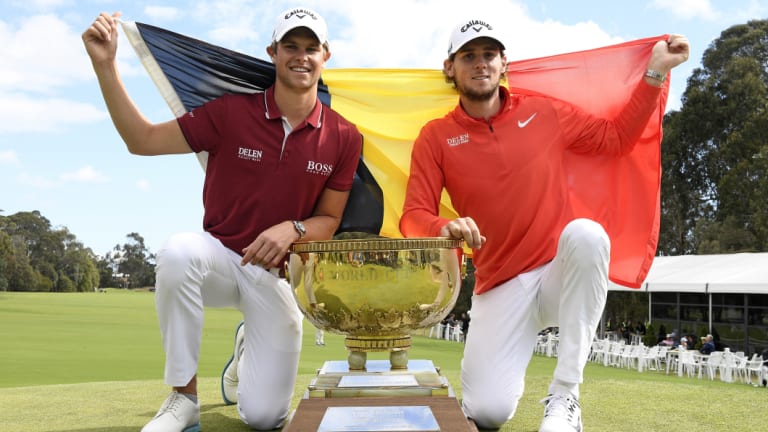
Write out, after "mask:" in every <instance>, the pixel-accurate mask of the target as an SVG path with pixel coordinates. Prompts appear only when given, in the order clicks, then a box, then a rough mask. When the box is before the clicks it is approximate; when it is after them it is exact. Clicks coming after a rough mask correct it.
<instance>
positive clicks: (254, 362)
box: [83, 8, 362, 432]
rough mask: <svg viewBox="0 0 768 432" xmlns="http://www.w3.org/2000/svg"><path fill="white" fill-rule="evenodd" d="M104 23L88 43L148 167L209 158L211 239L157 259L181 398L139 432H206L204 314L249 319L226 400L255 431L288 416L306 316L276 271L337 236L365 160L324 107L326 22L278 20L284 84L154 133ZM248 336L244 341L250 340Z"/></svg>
mask: <svg viewBox="0 0 768 432" xmlns="http://www.w3.org/2000/svg"><path fill="white" fill-rule="evenodd" d="M119 16H120V15H119V14H114V15H109V14H107V13H102V14H100V15H99V16H98V17H97V18H96V20H95V21H94V23H93V24H92V25H91V26H90V27H89V28H88V29H87V30H86V31H85V32H84V33H83V42H84V44H85V46H86V50H87V52H88V55H89V56H90V58H91V62H92V64H93V68H94V71H95V72H96V76H97V77H98V80H99V84H100V86H101V91H102V94H103V97H104V101H105V102H106V105H107V108H108V109H109V113H110V115H111V117H112V121H113V123H114V124H115V127H116V129H117V131H118V132H119V133H120V135H121V137H122V138H123V140H124V141H125V143H126V146H127V147H128V150H129V151H130V152H131V153H133V154H139V155H165V154H184V153H192V152H195V153H197V152H207V153H208V161H207V166H206V174H205V184H204V189H203V204H204V206H205V214H204V217H203V232H198V233H181V234H176V235H174V236H172V237H171V238H170V239H169V240H168V241H167V242H166V243H165V245H164V246H163V247H162V249H161V250H160V251H159V252H158V254H157V285H156V305H157V313H158V318H159V321H160V330H161V333H162V339H163V347H164V349H165V353H166V361H165V381H166V383H167V384H168V385H170V386H171V387H172V388H173V390H172V392H171V394H170V395H169V396H168V398H167V399H166V400H165V402H164V403H163V404H162V406H161V408H160V410H159V411H158V412H157V415H156V416H155V417H154V418H153V419H152V420H151V421H150V422H149V423H147V425H146V426H144V428H143V429H142V431H143V432H160V431H162V432H182V431H184V432H194V431H199V429H200V404H199V402H198V400H197V364H198V357H199V352H200V340H201V333H202V325H203V310H204V306H210V307H223V306H229V307H236V308H238V309H239V310H240V311H241V312H242V313H243V318H244V323H243V324H241V325H240V326H238V329H237V332H236V336H235V352H234V354H233V356H232V359H231V360H230V361H229V363H227V366H226V367H225V370H224V373H223V374H222V394H223V396H224V400H225V402H227V403H238V411H239V413H240V416H241V418H242V419H243V421H244V422H245V423H246V424H248V425H249V426H250V427H251V428H254V429H260V430H271V429H275V428H278V427H279V426H280V425H281V423H283V421H284V420H285V419H286V417H287V415H288V409H289V405H290V401H291V396H292V394H293V389H294V384H295V380H296V373H297V369H298V362H299V353H300V348H301V333H302V322H301V321H302V315H301V312H300V311H299V309H298V307H297V306H296V304H295V301H294V299H293V296H292V293H291V288H290V286H289V285H288V283H287V282H286V281H285V280H284V279H281V278H280V277H279V272H278V271H277V269H278V268H279V267H280V266H281V264H282V263H283V262H284V260H285V258H286V254H287V252H288V248H289V246H290V245H291V243H293V242H295V241H297V240H300V239H304V240H322V239H329V238H331V237H332V236H333V234H334V232H335V231H336V229H337V227H338V226H339V223H340V221H341V216H342V214H343V210H344V206H345V204H346V202H347V197H348V195H349V191H350V189H351V187H352V181H353V178H354V173H355V168H356V167H357V163H358V160H359V157H360V150H361V145H362V137H361V135H360V133H359V132H358V131H357V128H356V127H355V126H354V125H353V124H351V123H350V122H348V121H347V120H345V119H344V118H342V117H341V116H340V115H339V114H337V113H336V112H334V111H333V110H331V109H330V108H329V107H327V106H324V105H322V104H321V103H320V101H319V100H318V99H317V85H318V81H319V79H320V73H321V71H322V69H323V66H324V65H325V63H326V62H327V61H328V59H329V58H330V55H331V53H330V51H329V48H328V34H327V33H328V32H327V27H326V24H325V21H324V20H323V18H322V17H320V15H318V14H317V13H316V12H314V11H312V10H309V9H306V8H294V9H290V10H287V11H285V12H284V13H282V14H280V15H279V16H278V17H277V20H276V25H275V29H274V32H273V35H272V43H271V45H270V46H268V47H267V54H268V55H269V57H270V59H271V60H272V62H273V63H274V65H275V71H276V82H275V84H274V85H273V86H272V87H270V88H268V89H267V90H266V91H264V92H259V93H256V94H252V95H225V96H222V97H220V98H218V99H216V100H213V101H211V102H209V103H207V104H205V105H203V106H201V107H199V108H196V109H194V110H193V111H191V112H189V113H187V114H185V115H184V116H182V117H180V118H178V119H174V120H171V121H168V122H164V123H158V124H153V123H151V122H149V121H148V120H147V119H146V118H145V117H144V116H143V115H142V114H141V113H140V111H139V110H138V108H137V107H136V106H135V104H134V103H133V101H132V100H131V98H130V97H129V96H128V94H127V91H126V89H125V88H124V86H123V84H122V82H121V80H120V75H119V73H118V70H117V66H116V63H115V54H116V51H117V18H118V17H119ZM246 329H247V331H246Z"/></svg>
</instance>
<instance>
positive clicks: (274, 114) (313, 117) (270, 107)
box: [264, 84, 323, 129]
mask: <svg viewBox="0 0 768 432" xmlns="http://www.w3.org/2000/svg"><path fill="white" fill-rule="evenodd" d="M264 115H265V116H266V117H267V119H269V120H278V119H282V118H283V114H282V113H281V112H280V109H279V108H278V107H277V102H276V101H275V86H274V84H273V85H271V86H269V87H268V88H267V89H266V90H265V91H264ZM322 118H323V104H322V103H321V102H320V99H315V107H314V108H312V111H311V112H310V113H309V115H308V116H307V118H306V119H305V122H306V123H308V124H309V125H311V126H312V127H314V128H316V129H317V128H319V127H320V126H321V125H322Z"/></svg>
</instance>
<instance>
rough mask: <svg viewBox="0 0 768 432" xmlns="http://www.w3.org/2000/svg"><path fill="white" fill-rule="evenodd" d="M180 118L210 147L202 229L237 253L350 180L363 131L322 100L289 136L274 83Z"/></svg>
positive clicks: (200, 146)
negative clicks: (286, 134)
mask: <svg viewBox="0 0 768 432" xmlns="http://www.w3.org/2000/svg"><path fill="white" fill-rule="evenodd" d="M178 122H179V125H180V126H181V130H182V131H183V133H184V136H185V137H186V139H187V142H188V143H189V145H190V147H191V148H192V150H194V151H195V152H202V151H205V152H208V164H207V167H206V171H205V184H204V186H203V205H204V208H205V212H204V215H203V229H204V230H205V231H208V232H210V233H211V234H212V235H213V236H214V237H216V238H218V239H219V240H221V242H222V243H223V244H224V245H225V246H227V247H228V248H230V249H232V250H233V251H235V252H237V253H238V254H240V255H242V249H243V248H245V247H246V246H248V245H249V244H250V243H251V242H252V241H253V240H254V239H255V238H256V236H258V235H259V234H260V233H261V232H262V231H264V230H265V229H267V228H269V227H271V226H273V225H275V224H278V223H280V222H283V221H286V220H303V219H306V218H308V217H310V216H311V215H312V211H313V210H314V208H315V205H316V204H317V200H318V198H319V197H320V194H321V193H322V191H323V189H325V188H330V189H334V190H339V191H346V190H350V189H351V188H352V180H353V178H354V173H355V169H356V168H357V164H358V160H359V158H360V150H361V145H362V137H361V135H360V133H359V132H358V131H357V128H356V127H355V125H353V124H352V123H350V122H349V121H347V120H346V119H344V118H343V117H342V116H341V115H339V114H338V113H336V112H335V111H333V110H332V109H331V108H329V107H327V106H324V105H323V104H322V103H320V102H319V101H318V102H317V103H316V104H315V108H314V110H313V111H312V113H311V114H310V115H309V116H308V117H307V119H306V120H305V121H304V122H303V123H301V124H300V125H298V126H297V127H295V128H294V129H293V131H291V133H290V134H289V135H288V136H285V132H284V128H283V120H282V117H281V114H280V111H279V110H278V108H277V105H276V103H275V100H274V87H270V88H268V89H267V90H266V91H264V92H258V93H254V94H250V95H225V96H222V97H220V98H218V99H216V100H213V101H211V102H209V103H206V104H205V105H203V106H201V107H199V108H196V109H194V110H193V111H191V112H189V113H187V114H185V115H184V116H182V117H180V118H179V119H178Z"/></svg>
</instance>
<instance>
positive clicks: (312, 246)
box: [286, 237, 462, 370]
mask: <svg viewBox="0 0 768 432" xmlns="http://www.w3.org/2000/svg"><path fill="white" fill-rule="evenodd" d="M461 246H462V241H461V240H453V239H447V238H438V237H435V238H386V237H372V238H355V239H334V240H325V241H313V242H298V243H294V244H293V245H292V246H291V249H290V256H289V259H288V262H287V263H286V270H287V271H286V278H287V279H288V280H289V282H290V284H291V288H292V290H293V295H294V297H295V298H296V302H297V303H298V305H299V308H300V309H301V311H302V312H303V313H304V315H305V316H306V317H307V319H308V320H309V321H310V322H311V323H312V324H313V325H314V326H315V327H317V328H319V329H322V330H324V331H329V332H331V333H336V334H342V335H345V346H346V348H347V349H348V351H349V352H350V354H349V358H348V362H349V368H350V370H363V369H365V362H366V358H367V354H366V353H368V352H374V351H389V353H390V364H391V367H392V368H406V367H407V363H408V354H407V352H408V349H409V348H410V346H411V332H412V331H414V330H417V329H421V328H427V327H430V326H433V325H435V324H437V323H438V322H440V321H441V320H442V319H443V318H444V317H445V316H446V315H448V313H449V312H450V311H451V310H452V309H453V306H454V304H455V303H456V299H457V297H458V295H459V290H460V287H461V263H460V256H461Z"/></svg>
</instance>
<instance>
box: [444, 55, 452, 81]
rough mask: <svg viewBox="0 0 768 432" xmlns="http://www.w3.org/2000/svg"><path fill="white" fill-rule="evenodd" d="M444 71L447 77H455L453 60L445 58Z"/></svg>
mask: <svg viewBox="0 0 768 432" xmlns="http://www.w3.org/2000/svg"><path fill="white" fill-rule="evenodd" d="M443 73H444V74H445V76H446V77H448V78H451V79H453V78H454V76H453V75H454V71H453V62H452V61H450V60H448V59H445V60H444V61H443Z"/></svg>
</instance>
